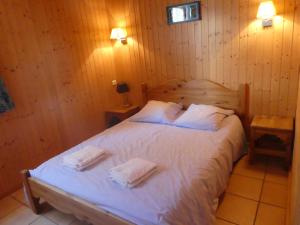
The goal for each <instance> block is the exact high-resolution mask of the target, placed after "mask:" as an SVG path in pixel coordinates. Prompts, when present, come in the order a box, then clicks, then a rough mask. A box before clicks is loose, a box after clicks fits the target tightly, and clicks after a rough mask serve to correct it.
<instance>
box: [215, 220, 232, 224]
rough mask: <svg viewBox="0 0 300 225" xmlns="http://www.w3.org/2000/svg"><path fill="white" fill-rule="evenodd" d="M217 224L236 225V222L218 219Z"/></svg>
mask: <svg viewBox="0 0 300 225" xmlns="http://www.w3.org/2000/svg"><path fill="white" fill-rule="evenodd" d="M215 225H235V224H234V223H229V222H227V221H225V220H222V219H216V223H215Z"/></svg>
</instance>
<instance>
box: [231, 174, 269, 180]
mask: <svg viewBox="0 0 300 225" xmlns="http://www.w3.org/2000/svg"><path fill="white" fill-rule="evenodd" d="M232 175H238V176H241V177H246V178H252V179H255V180H260V181H263V180H264V178H258V177H251V176H247V175H244V174H241V173H233V174H231V176H232Z"/></svg>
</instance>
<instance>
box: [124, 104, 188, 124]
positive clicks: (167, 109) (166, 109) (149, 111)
mask: <svg viewBox="0 0 300 225" xmlns="http://www.w3.org/2000/svg"><path fill="white" fill-rule="evenodd" d="M181 109H182V105H180V104H176V103H173V102H161V101H154V100H151V101H149V102H148V103H147V104H146V106H145V107H144V108H143V109H142V110H141V111H140V112H138V113H137V114H135V115H134V116H132V117H131V118H130V121H133V122H148V123H163V124H170V123H172V122H173V121H174V120H175V119H176V118H177V115H178V113H179V112H180V111H181Z"/></svg>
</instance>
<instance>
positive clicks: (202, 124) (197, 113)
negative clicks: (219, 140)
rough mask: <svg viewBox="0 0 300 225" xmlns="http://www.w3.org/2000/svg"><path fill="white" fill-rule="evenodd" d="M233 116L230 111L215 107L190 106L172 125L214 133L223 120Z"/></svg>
mask: <svg viewBox="0 0 300 225" xmlns="http://www.w3.org/2000/svg"><path fill="white" fill-rule="evenodd" d="M233 114H234V112H233V111H232V110H225V109H221V108H218V107H216V106H210V105H194V104H192V105H190V107H189V108H188V109H187V111H186V112H185V113H183V114H182V115H181V116H180V117H178V118H177V119H176V120H175V121H174V123H173V124H174V125H175V126H179V127H186V128H192V129H197V130H210V131H216V130H218V129H219V128H220V127H221V124H222V121H223V119H224V118H225V117H226V116H230V115H233Z"/></svg>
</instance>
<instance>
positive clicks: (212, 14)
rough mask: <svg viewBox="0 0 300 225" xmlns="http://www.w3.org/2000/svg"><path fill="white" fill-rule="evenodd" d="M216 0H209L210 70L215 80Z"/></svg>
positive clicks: (212, 78)
mask: <svg viewBox="0 0 300 225" xmlns="http://www.w3.org/2000/svg"><path fill="white" fill-rule="evenodd" d="M215 9H216V0H212V1H210V0H209V1H208V39H209V66H210V67H209V72H210V74H209V75H210V78H211V80H213V81H216V80H217V74H216V73H217V71H216V67H217V65H216V64H217V62H216V54H215V53H216V10H215Z"/></svg>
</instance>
